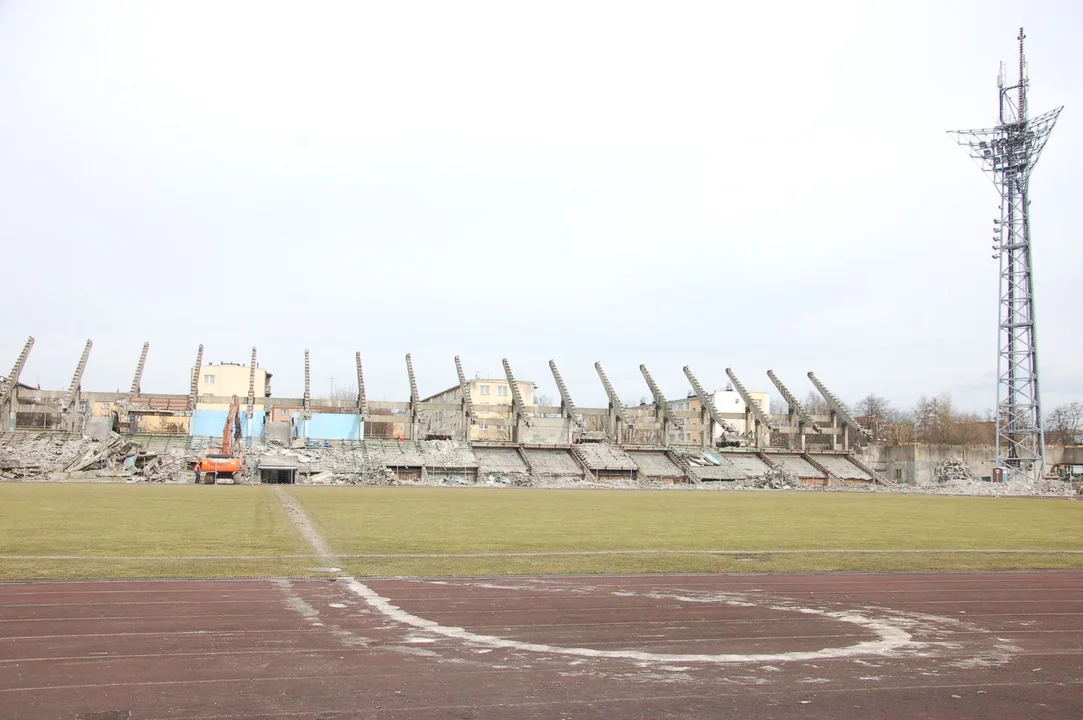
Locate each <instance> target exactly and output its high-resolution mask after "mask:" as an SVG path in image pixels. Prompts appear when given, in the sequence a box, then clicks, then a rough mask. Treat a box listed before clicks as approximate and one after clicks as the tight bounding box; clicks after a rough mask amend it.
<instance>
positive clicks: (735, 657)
mask: <svg viewBox="0 0 1083 720" xmlns="http://www.w3.org/2000/svg"><path fill="white" fill-rule="evenodd" d="M346 584H347V587H349V588H350V590H351V591H353V593H354V594H355V595H357V596H358V597H360V598H361V599H362V600H364V601H365V602H366V603H367V604H368V605H369V607H371V608H372V609H374V610H376V611H378V612H380V613H381V614H383V615H384V616H386V617H388V618H389V619H391V620H395V621H398V622H400V623H402V624H404V625H409V626H411V627H415V628H417V629H419V630H423V631H425V632H429V633H433V634H436V635H442V636H444V637H448V638H453V639H455V640H459V641H462V642H466V643H474V644H477V645H485V646H487V647H493V648H501V649H506V650H521V651H527V652H534V653H546V654H551V655H572V656H576V657H586V658H616V659H622V660H636V661H639V662H665V663H673V662H693V663H746V662H756V663H764V662H787V661H795V660H796V661H801V660H804V661H810V660H828V659H832V658H843V657H855V656H860V655H864V656H868V655H874V656H875V655H879V656H883V655H891V654H893V653H895V652H898V651H900V650H902V649H904V648H907V647H908V646H912V645H914V642H913V640H912V639H911V636H910V633H908V632H907V631H906V630H904V629H902V628H901V627H899V626H898V625H895V624H892V623H891V622H888V621H887V620H886V619H877V618H872V617H868V616H866V615H861V614H859V613H857V612H833V611H828V610H821V609H818V608H806V607H794V606H790V605H776V604H769V603H766V602H756V601H755V600H751V601H750V600H748V599H746V598H744V597H743V596H736V595H725V596H721V595H720V596H715V597H711V598H688V597H684V596H676V595H673V596H666V597H670V598H673V599H679V600H682V601H686V602H716V603H718V604H725V605H734V606H738V607H762V608H765V609H770V610H780V611H788V612H795V611H796V612H800V613H803V614H805V615H810V616H819V617H822V618H827V619H831V620H836V621H839V622H846V623H852V624H854V625H857V626H859V627H862V628H864V629H865V630H868V631H871V632H873V633H875V634H876V635H877V639H876V640H866V641H863V642H859V643H856V644H854V645H848V646H846V647H839V648H824V649H822V650H810V651H794V652H782V653H748V654H744V653H721V654H698V653H696V654H686V653H653V652H646V651H643V650H598V649H596V648H584V647H563V646H559V645H546V644H544V643H532V642H523V641H521V640H511V639H509V638H502V637H497V636H494V635H482V634H479V633H475V632H471V631H470V630H466V629H464V628H460V627H447V626H445V625H441V624H439V623H437V622H436V621H434V620H428V619H426V618H422V617H418V616H417V615H412V614H411V613H409V612H407V611H405V610H403V609H402V608H400V607H398V606H397V605H394V604H392V603H391V601H390V600H388V599H387V598H385V597H383V596H382V595H379V594H378V593H376V592H375V591H374V590H372V588H370V587H368V586H367V585H364V584H363V583H360V582H358V581H357V580H355V579H353V578H350V579H348V580H346ZM645 597H653V596H650V595H647V596H645Z"/></svg>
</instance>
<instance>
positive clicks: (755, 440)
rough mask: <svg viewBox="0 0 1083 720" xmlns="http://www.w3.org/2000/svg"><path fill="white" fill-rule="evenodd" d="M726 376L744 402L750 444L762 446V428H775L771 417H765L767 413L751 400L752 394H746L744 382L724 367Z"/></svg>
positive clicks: (769, 429)
mask: <svg viewBox="0 0 1083 720" xmlns="http://www.w3.org/2000/svg"><path fill="white" fill-rule="evenodd" d="M726 377H728V378H729V379H730V381H731V382H732V383H733V387H734V388H736V389H737V394H738V395H740V396H741V399H742V400H744V402H745V428H746V430H748V429H751V435H752V445H753V447H757V448H759V447H763V446H764V445H765V444H766V443H764V441H763V432H764V430H766V431H768V432H770V431H772V430H775V429H776V428H775V423H773V422H772V421H771V418H769V417H767V413H766V412H764V410H763V409H762V408H761V407H760V406H759V405H757V404H756V403H755V401H753V399H752V396H751V395H749V394H748V390H746V389H745V386H744V384H743V383H742V382H741V381H740V380H738V379H737V375H736V374H735V373H734V372H733V370H732V369H730V368H726Z"/></svg>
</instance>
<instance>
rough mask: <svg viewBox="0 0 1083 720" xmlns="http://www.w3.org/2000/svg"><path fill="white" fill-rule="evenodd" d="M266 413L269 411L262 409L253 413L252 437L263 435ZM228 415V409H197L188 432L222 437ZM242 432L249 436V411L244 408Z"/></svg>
mask: <svg viewBox="0 0 1083 720" xmlns="http://www.w3.org/2000/svg"><path fill="white" fill-rule="evenodd" d="M266 415H267V413H265V412H263V411H262V410H257V411H256V412H254V413H252V434H251V436H252V437H263V423H264V419H265V418H266ZM228 416H229V411H227V410H196V411H195V412H194V413H192V424H191V426H190V429H189V431H188V434H189V435H196V436H203V437H217V438H220V437H222V428H223V427H225V424H226V418H227V417H228ZM241 432H242V433H244V436H245V437H249V433H248V413H247V412H245V411H244V410H242V411H241Z"/></svg>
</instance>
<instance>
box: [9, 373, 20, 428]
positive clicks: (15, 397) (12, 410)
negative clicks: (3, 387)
mask: <svg viewBox="0 0 1083 720" xmlns="http://www.w3.org/2000/svg"><path fill="white" fill-rule="evenodd" d="M18 412H19V387H18V385H16V386H15V387H13V388H11V395H10V398H9V400H8V415H7V418H8V420H7V429H8V430H10V431H12V432H14V430H15V414H16V413H18Z"/></svg>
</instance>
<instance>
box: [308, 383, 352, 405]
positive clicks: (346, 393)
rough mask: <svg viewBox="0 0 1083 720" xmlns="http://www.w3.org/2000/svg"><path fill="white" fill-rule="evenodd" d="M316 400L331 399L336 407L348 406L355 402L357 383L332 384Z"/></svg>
mask: <svg viewBox="0 0 1083 720" xmlns="http://www.w3.org/2000/svg"><path fill="white" fill-rule="evenodd" d="M317 399H318V400H333V401H334V403H335V405H336V406H338V407H350V406H353V405H356V404H357V385H332V386H331V388H330V389H329V390H328V391H327V392H326V393H323V394H321V395H318V396H317Z"/></svg>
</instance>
